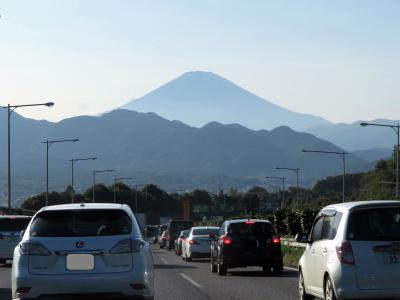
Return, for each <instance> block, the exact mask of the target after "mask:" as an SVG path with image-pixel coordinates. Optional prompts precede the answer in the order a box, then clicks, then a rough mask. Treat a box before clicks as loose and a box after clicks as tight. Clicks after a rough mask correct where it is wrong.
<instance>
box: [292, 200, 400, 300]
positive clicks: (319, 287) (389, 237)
mask: <svg viewBox="0 0 400 300" xmlns="http://www.w3.org/2000/svg"><path fill="white" fill-rule="evenodd" d="M296 240H297V242H303V243H306V244H307V245H306V248H305V251H304V254H303V256H302V257H301V259H300V262H299V266H298V269H299V293H300V299H313V296H316V297H322V298H324V299H327V300H335V299H382V298H398V297H400V201H360V202H349V203H341V204H334V205H329V206H327V207H325V208H324V209H322V210H321V211H320V212H319V214H318V215H317V217H316V219H315V221H314V224H313V227H312V231H311V234H310V236H309V237H306V236H303V237H300V236H298V237H296Z"/></svg>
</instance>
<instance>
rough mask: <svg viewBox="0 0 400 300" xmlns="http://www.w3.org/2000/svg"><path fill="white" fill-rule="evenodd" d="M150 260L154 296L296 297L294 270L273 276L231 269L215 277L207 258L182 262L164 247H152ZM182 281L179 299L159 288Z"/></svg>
mask: <svg viewBox="0 0 400 300" xmlns="http://www.w3.org/2000/svg"><path fill="white" fill-rule="evenodd" d="M154 260H155V266H156V282H155V283H156V299H189V298H190V299H192V298H193V299H232V300H235V299H246V300H261V299H263V300H264V299H271V300H272V299H276V300H278V299H281V300H285V299H288V300H289V299H298V291H297V272H296V271H293V270H287V269H286V270H285V272H284V275H282V276H275V275H265V274H264V273H263V272H262V271H261V268H255V267H254V268H242V269H232V270H231V271H229V270H228V275H227V276H218V275H217V274H214V273H211V271H210V268H209V266H210V265H209V261H208V260H198V261H192V262H185V261H183V260H182V259H181V258H180V257H178V256H176V255H175V254H173V252H168V251H166V250H154ZM161 270H163V271H164V272H160V271H161ZM183 281H186V283H185V286H186V289H185V290H184V291H179V293H182V292H184V293H182V296H181V297H179V298H175V297H177V295H176V294H169V293H170V292H171V291H168V292H167V291H166V290H165V289H160V288H161V287H169V289H170V290H176V289H180V286H179V285H180V284H182V282H183ZM188 284H189V285H188ZM175 287H176V288H175ZM182 288H183V286H182ZM166 292H167V293H166ZM173 293H174V292H173ZM182 297H183V298H182Z"/></svg>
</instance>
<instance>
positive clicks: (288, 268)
mask: <svg viewBox="0 0 400 300" xmlns="http://www.w3.org/2000/svg"><path fill="white" fill-rule="evenodd" d="M283 268H284V269H286V270H289V271H296V272H297V271H298V269H296V268H291V267H283Z"/></svg>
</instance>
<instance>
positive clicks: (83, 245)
mask: <svg viewBox="0 0 400 300" xmlns="http://www.w3.org/2000/svg"><path fill="white" fill-rule="evenodd" d="M75 246H76V248H83V247H85V243H84V242H82V241H78V242H76V244H75Z"/></svg>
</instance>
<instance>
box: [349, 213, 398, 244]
mask: <svg viewBox="0 0 400 300" xmlns="http://www.w3.org/2000/svg"><path fill="white" fill-rule="evenodd" d="M347 238H348V239H349V240H354V241H394V240H400V207H395V208H374V209H363V210H359V211H355V212H352V213H351V215H350V218H349V225H348V227H347Z"/></svg>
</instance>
